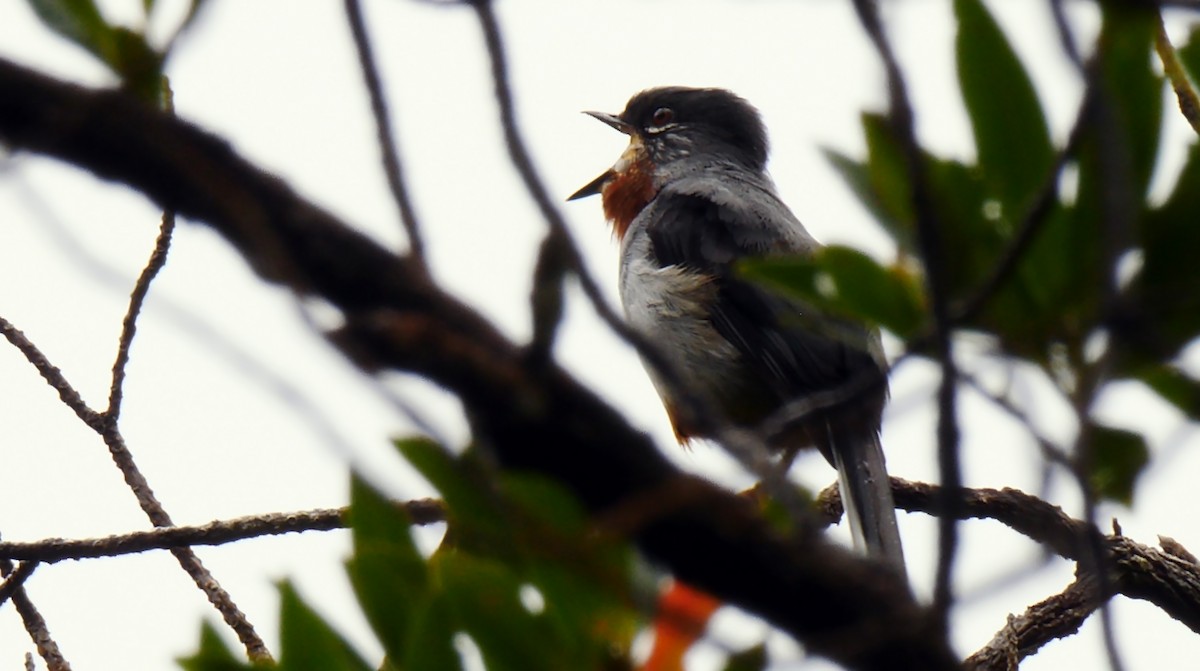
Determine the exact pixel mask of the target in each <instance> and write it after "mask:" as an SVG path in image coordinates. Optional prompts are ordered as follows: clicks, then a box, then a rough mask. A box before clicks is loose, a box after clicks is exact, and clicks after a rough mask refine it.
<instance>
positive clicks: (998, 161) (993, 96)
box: [954, 0, 1054, 221]
mask: <svg viewBox="0 0 1200 671" xmlns="http://www.w3.org/2000/svg"><path fill="white" fill-rule="evenodd" d="M954 13H955V16H956V17H957V19H958V34H957V37H956V40H955V51H956V54H957V57H958V81H959V85H960V87H961V88H962V93H963V101H964V102H965V103H966V106H967V111H968V113H969V115H970V117H971V128H972V130H973V131H974V134H975V147H976V149H977V150H978V152H979V167H980V168H981V169H982V172H983V177H984V180H985V181H986V182H987V185H988V191H989V192H990V194H991V195H992V196H993V197H996V198H999V199H1000V203H1001V205H1002V215H1003V216H1006V217H1008V219H1009V220H1010V221H1019V220H1020V219H1021V217H1022V216H1023V215H1024V213H1025V210H1026V209H1028V206H1029V203H1030V200H1031V199H1032V197H1033V195H1034V194H1035V193H1036V192H1037V190H1038V188H1039V186H1040V185H1041V183H1042V181H1043V180H1045V179H1046V177H1047V176H1048V174H1049V171H1050V168H1051V165H1052V163H1053V161H1054V150H1053V147H1052V146H1051V142H1050V129H1049V128H1048V127H1047V125H1046V117H1045V114H1044V112H1043V111H1042V107H1041V105H1040V104H1039V102H1038V99H1037V93H1036V92H1035V91H1034V88H1033V82H1032V81H1030V78H1029V75H1028V73H1026V71H1025V68H1023V67H1022V66H1021V62H1020V60H1019V59H1018V58H1017V54H1016V52H1015V51H1013V48H1012V46H1010V45H1009V43H1008V40H1007V39H1005V37H1004V33H1003V31H1002V30H1001V29H1000V26H999V25H998V24H997V23H996V21H995V19H993V18H992V16H991V14H990V13H988V10H987V8H986V7H984V5H983V3H982V2H981V0H955V2H954Z"/></svg>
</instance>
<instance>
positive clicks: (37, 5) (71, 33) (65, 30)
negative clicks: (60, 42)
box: [29, 0, 116, 63]
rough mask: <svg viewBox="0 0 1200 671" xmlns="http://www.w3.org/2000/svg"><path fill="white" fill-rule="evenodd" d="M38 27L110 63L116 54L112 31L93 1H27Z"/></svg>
mask: <svg viewBox="0 0 1200 671" xmlns="http://www.w3.org/2000/svg"><path fill="white" fill-rule="evenodd" d="M29 5H30V6H31V7H33V11H34V12H36V13H37V15H38V18H40V19H41V20H42V23H44V24H46V26H47V27H49V28H50V29H51V30H53V31H54V32H56V33H58V34H59V35H62V36H63V37H65V38H67V39H68V40H70V41H72V42H74V43H75V44H77V45H79V46H81V47H83V48H84V49H87V50H88V51H90V52H92V54H93V55H95V56H96V57H97V58H99V59H100V60H102V61H104V62H105V63H111V62H112V59H113V55H114V53H115V52H116V45H115V44H114V42H115V37H114V31H113V29H112V27H110V26H109V25H108V24H107V23H105V21H104V17H103V16H101V15H100V10H99V9H98V8H97V7H96V3H95V2H93V0H29Z"/></svg>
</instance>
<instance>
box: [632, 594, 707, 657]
mask: <svg viewBox="0 0 1200 671" xmlns="http://www.w3.org/2000/svg"><path fill="white" fill-rule="evenodd" d="M720 607H721V602H720V601H718V600H717V599H715V598H713V597H711V596H709V595H708V594H705V593H704V592H701V591H698V590H695V589H692V588H691V587H688V586H687V585H685V584H683V583H681V582H679V581H674V582H673V583H672V584H671V586H670V587H669V588H668V589H667V591H666V592H663V594H662V596H660V597H659V598H658V616H657V617H655V618H654V648H653V649H652V650H651V651H650V658H649V659H647V660H646V663H645V664H643V665H642V667H641V669H640V670H639V671H683V656H684V655H685V654H687V651H688V649H689V648H691V647H692V644H693V643H695V642H696V641H697V640H699V639H700V637H701V636H703V635H704V629H705V628H706V627H707V626H708V620H709V619H710V618H711V617H712V615H713V613H715V612H716V610H717V609H718V608H720Z"/></svg>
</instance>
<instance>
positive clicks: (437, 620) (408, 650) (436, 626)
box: [388, 599, 462, 671]
mask: <svg viewBox="0 0 1200 671" xmlns="http://www.w3.org/2000/svg"><path fill="white" fill-rule="evenodd" d="M456 633H457V628H456V624H455V622H454V619H453V618H452V616H451V614H450V607H449V604H448V603H447V602H446V600H445V599H437V600H431V601H430V602H429V603H428V604H427V606H426V607H424V608H420V609H418V612H417V613H416V618H415V619H414V620H413V627H412V631H411V635H410V636H409V640H410V644H409V645H407V646H405V650H404V654H403V656H402V657H394V658H393V657H390V656H389V657H388V659H389V660H392V659H398V660H401V661H399V662H397V663H393V666H394V668H396V669H410V670H412V671H420V669H437V670H438V671H456V670H461V669H462V657H460V656H459V654H458V650H456V649H455V647H454V636H455V634H456Z"/></svg>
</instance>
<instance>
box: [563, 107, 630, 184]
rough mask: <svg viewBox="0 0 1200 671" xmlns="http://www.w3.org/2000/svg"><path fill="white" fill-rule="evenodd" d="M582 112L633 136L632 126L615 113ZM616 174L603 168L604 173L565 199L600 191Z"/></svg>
mask: <svg viewBox="0 0 1200 671" xmlns="http://www.w3.org/2000/svg"><path fill="white" fill-rule="evenodd" d="M584 114H586V115H588V116H590V117H592V118H595V119H599V120H600V121H603V122H604V123H606V124H608V125H609V126H612V127H613V128H615V129H617V130H618V131H620V132H622V133H624V134H626V135H629V136H631V137H632V136H633V126H631V125H629V124H628V123H626V122H625V121H624V120H623V119H621V117H619V116H616V115H615V114H607V113H605V112H584ZM616 174H617V173H616V171H615V170H613V169H612V168H609V169H608V170H605V171H604V174H602V175H600V176H599V177H597V178H596V179H593V180H592V181H590V182H588V183H587V185H585V186H584V187H583V188H582V189H580V190H578V191H576V192H575V193H573V194H571V196H570V197H569V198H567V200H578V199H580V198H587V197H588V196H594V195H596V194H598V193H600V192H601V191H602V190H604V185H605V184H607V183H608V180H610V179H612V178H613V176H614V175H616Z"/></svg>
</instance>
